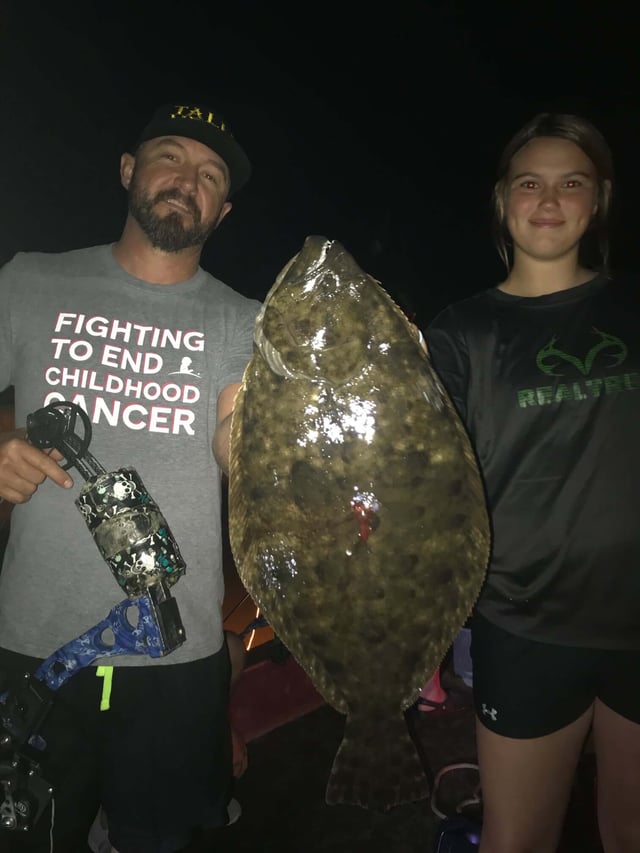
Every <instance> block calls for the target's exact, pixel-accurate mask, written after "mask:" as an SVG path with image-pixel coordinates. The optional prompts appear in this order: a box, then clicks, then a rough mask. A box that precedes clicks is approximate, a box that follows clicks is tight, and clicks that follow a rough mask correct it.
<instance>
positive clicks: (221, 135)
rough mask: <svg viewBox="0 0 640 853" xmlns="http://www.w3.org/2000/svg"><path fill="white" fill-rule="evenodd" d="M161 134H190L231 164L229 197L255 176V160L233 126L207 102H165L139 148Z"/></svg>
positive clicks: (149, 126)
mask: <svg viewBox="0 0 640 853" xmlns="http://www.w3.org/2000/svg"><path fill="white" fill-rule="evenodd" d="M158 136H186V137H188V138H189V139H196V140H197V141H198V142H202V144H203V145H206V146H207V147H208V148H210V149H211V150H212V151H215V153H216V154H218V155H219V156H220V157H222V159H223V160H224V162H225V163H226V164H227V168H228V169H229V176H230V187H229V196H232V195H233V194H234V193H236V192H237V191H238V190H239V189H240V188H241V187H243V186H244V185H245V184H246V183H247V181H248V180H249V177H250V176H251V163H250V162H249V158H248V157H247V155H246V154H245V152H244V150H243V149H242V148H241V147H240V145H238V143H237V142H236V140H235V138H234V136H233V134H232V133H231V130H230V128H229V125H228V124H227V123H226V121H225V120H224V119H223V117H222V116H221V115H220V113H218V112H215V111H214V110H212V109H211V108H210V107H207V106H204V105H203V104H191V103H190V104H186V103H185V104H163V105H162V106H160V107H158V108H157V110H156V111H155V113H154V114H153V116H152V118H151V120H150V121H149V123H148V124H147V126H146V127H145V128H144V130H143V131H142V133H141V134H140V136H139V137H138V140H137V143H136V148H137V146H138V145H141V144H142V143H143V142H146V141H147V140H148V139H156V138H157V137H158Z"/></svg>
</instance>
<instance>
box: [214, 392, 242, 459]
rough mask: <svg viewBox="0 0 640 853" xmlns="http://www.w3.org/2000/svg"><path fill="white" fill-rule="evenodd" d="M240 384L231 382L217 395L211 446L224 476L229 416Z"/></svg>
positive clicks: (229, 429) (229, 424)
mask: <svg viewBox="0 0 640 853" xmlns="http://www.w3.org/2000/svg"><path fill="white" fill-rule="evenodd" d="M241 384H242V383H240V382H232V383H231V384H230V385H227V386H225V387H224V388H223V389H222V391H221V392H220V393H219V394H218V405H217V412H216V429H215V432H214V434H213V441H212V442H211V446H212V448H213V455H214V456H215V458H216V462H217V463H218V465H219V466H220V468H221V469H222V471H223V472H224V473H225V474H227V475H228V474H229V437H230V432H231V415H232V414H233V406H234V403H235V400H236V394H237V393H238V390H239V389H240V385H241Z"/></svg>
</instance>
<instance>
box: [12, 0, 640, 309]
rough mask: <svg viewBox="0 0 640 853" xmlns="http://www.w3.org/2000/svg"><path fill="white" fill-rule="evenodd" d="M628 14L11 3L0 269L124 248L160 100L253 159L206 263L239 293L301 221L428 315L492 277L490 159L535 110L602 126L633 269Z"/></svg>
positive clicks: (620, 244) (622, 240) (569, 9)
mask: <svg viewBox="0 0 640 853" xmlns="http://www.w3.org/2000/svg"><path fill="white" fill-rule="evenodd" d="M635 27H636V25H635V24H634V23H633V22H632V21H631V20H630V19H628V18H627V17H626V15H625V13H624V6H623V5H622V4H621V5H620V8H619V11H618V10H617V8H616V4H615V3H614V4H607V5H606V7H605V6H602V5H597V6H596V5H594V6H590V5H587V4H585V3H581V4H575V6H574V5H573V4H572V3H569V2H556V3H549V4H547V5H546V6H545V4H544V3H537V4H535V6H534V5H533V4H514V3H506V2H505V3H502V2H496V3H490V2H489V3H487V2H485V3H478V2H477V0H476V2H465V0H454V2H408V0H399V2H394V3H387V4H384V5H382V6H377V7H376V6H375V5H374V4H372V3H358V2H353V3H349V2H348V0H343V2H342V3H336V2H333V0H332V1H331V2H327V3H322V4H295V3H284V2H283V3H277V2H274V3H266V2H259V0H235V2H233V4H232V5H231V3H227V4H220V3H215V2H206V3H205V2H196V0H181V1H180V2H175V3H169V5H168V7H167V8H164V4H161V3H160V2H148V0H130V2H126V3H125V2H121V0H112V2H106V3H95V2H88V0H84V2H73V3H72V2H67V0H58V2H51V0H47V2H44V0H22V2H18V0H0V108H1V116H2V127H1V128H0V155H1V159H0V187H1V194H2V199H3V201H4V204H3V206H2V210H3V213H2V228H1V229H0V262H2V261H5V260H7V259H8V258H9V257H11V256H12V255H13V254H14V252H16V251H18V250H25V249H36V250H44V251H58V250H63V249H68V248H75V247H78V246H82V245H89V244H92V243H98V242H106V241H110V240H113V239H116V238H117V236H118V234H119V231H120V228H121V225H122V221H123V217H124V212H125V198H124V192H123V190H122V189H121V188H120V186H119V180H118V160H119V157H120V154H121V152H122V151H123V150H125V149H126V148H127V146H128V143H129V142H130V141H131V140H133V139H134V138H135V135H136V132H137V131H138V130H139V129H140V127H141V126H142V124H143V123H144V122H145V120H146V118H147V117H148V113H149V112H150V111H151V110H152V109H153V107H154V106H155V105H156V104H157V103H159V102H163V101H167V100H171V99H173V98H174V97H175V98H177V99H179V100H182V99H184V98H185V97H186V98H194V99H195V98H196V97H198V98H200V97H201V98H204V99H207V100H209V101H211V102H212V103H213V104H215V105H216V106H217V107H218V108H219V109H220V110H221V111H222V112H223V113H224V114H225V115H226V116H227V119H228V121H229V123H230V124H231V126H232V128H233V130H234V133H235V135H236V136H237V138H238V139H239V140H240V142H241V143H242V144H243V146H244V147H245V148H246V150H247V152H248V153H249V156H250V158H251V160H252V162H253V165H254V176H253V178H252V180H251V182H250V184H249V185H248V186H247V188H246V189H245V190H243V191H242V192H241V193H240V194H239V195H238V196H237V197H236V200H235V205H234V210H233V212H232V214H231V216H229V217H228V218H227V219H226V220H225V222H224V223H223V225H222V226H221V228H220V230H219V231H218V232H217V233H216V234H215V235H214V237H213V238H212V240H211V241H210V243H209V245H208V246H207V249H206V251H205V254H204V256H203V264H204V266H205V267H206V268H207V269H209V270H210V271H211V272H213V273H214V274H215V275H217V276H219V277H220V278H222V279H223V280H225V281H227V283H229V284H230V285H232V286H233V287H235V288H236V289H238V290H240V291H241V292H244V293H247V295H251V296H256V297H258V298H262V297H263V296H264V295H265V293H266V291H267V289H268V288H269V286H270V285H271V283H272V281H273V279H274V277H275V275H276V274H277V272H278V270H279V269H280V268H281V267H282V266H283V265H284V263H285V262H286V260H287V259H288V258H289V257H290V256H291V255H292V254H293V253H294V252H295V251H297V249H298V248H299V246H300V245H301V243H302V241H303V240H304V238H305V237H306V236H307V234H311V233H321V234H325V235H326V236H328V237H332V238H335V239H338V240H340V241H341V242H342V243H343V244H344V245H345V246H346V247H347V248H348V249H349V250H350V251H351V252H352V253H353V254H354V255H355V256H356V258H357V260H358V261H359V262H360V264H361V265H362V266H363V267H364V268H365V269H366V270H367V271H368V272H371V273H372V274H373V275H375V276H376V277H377V278H379V279H380V280H381V281H382V282H383V284H385V286H386V287H387V288H388V289H389V290H390V292H391V293H392V294H393V295H394V296H395V297H396V298H397V299H398V301H399V302H400V303H401V304H402V305H403V307H404V308H405V309H406V310H408V311H410V312H415V314H416V317H417V320H418V321H419V322H421V323H423V324H426V322H428V320H429V319H430V317H431V316H432V315H433V314H434V313H435V311H437V310H438V309H439V308H440V307H442V306H443V305H444V304H446V303H447V302H449V301H451V300H452V299H454V298H458V297H460V296H464V295H466V294H468V293H471V292H474V291H476V290H479V289H481V288H483V287H487V286H490V285H492V284H494V283H496V281H497V280H498V277H499V276H500V275H501V272H502V270H501V267H500V264H499V262H498V261H497V257H496V255H495V252H494V250H493V247H492V245H491V238H490V228H489V199H490V192H491V186H492V183H493V170H494V167H495V163H496V161H497V158H498V155H499V151H500V149H501V147H502V146H503V144H504V143H505V142H506V140H507V138H508V137H509V136H510V135H511V134H512V133H513V132H514V131H515V130H516V129H517V127H518V126H519V125H520V124H521V123H523V122H524V121H525V120H527V119H528V118H530V117H531V116H532V115H533V114H535V112H537V111H539V110H543V109H564V110H569V111H576V112H581V113H582V114H584V115H586V116H587V117H588V118H590V119H592V120H593V121H594V122H595V123H596V124H597V125H598V126H599V127H600V128H601V129H602V130H603V132H604V133H605V135H606V136H607V137H608V138H609V141H610V143H611V145H612V148H613V150H614V155H615V159H616V166H617V175H618V187H617V196H616V208H615V210H616V218H615V223H614V234H613V260H614V265H615V266H617V267H618V268H619V269H621V270H624V271H633V272H635V271H636V269H637V264H638V262H637V259H636V248H635V242H636V233H637V231H638V224H639V223H638V218H639V217H638V211H637V205H636V204H635V194H636V192H637V189H636V188H637V187H638V186H639V185H640V184H639V178H640V175H639V170H638V165H637V164H638V155H637V153H636V152H637V148H638V144H637V143H638V137H639V131H640V102H639V101H638V94H639V92H638V83H637V80H638V77H637V67H638V63H637V60H636V50H637V49H636V38H635V36H636V32H635Z"/></svg>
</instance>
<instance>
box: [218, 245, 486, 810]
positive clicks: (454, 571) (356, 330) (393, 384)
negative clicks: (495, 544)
mask: <svg viewBox="0 0 640 853" xmlns="http://www.w3.org/2000/svg"><path fill="white" fill-rule="evenodd" d="M229 533H230V542H231V549H232V554H233V557H234V561H235V564H236V567H237V571H238V574H239V576H240V579H241V580H242V582H243V584H244V585H245V587H246V589H247V591H248V592H249V593H250V595H251V596H252V598H253V599H254V601H255V602H256V604H257V605H258V606H259V607H260V608H261V610H262V612H263V614H264V616H265V618H266V619H267V621H268V622H269V624H270V625H271V627H272V628H273V630H274V631H275V633H276V635H277V636H278V637H279V638H280V639H281V640H282V642H283V643H284V645H285V646H286V647H287V649H289V651H290V652H291V654H292V655H293V657H294V658H295V659H296V660H297V661H298V663H299V664H300V666H301V667H302V668H303V669H304V670H305V671H306V673H307V674H308V675H309V677H310V679H311V680H312V682H313V684H314V685H315V687H316V688H317V690H318V691H319V693H320V694H321V695H322V696H323V697H324V698H325V699H326V701H327V702H328V703H329V704H330V705H331V706H333V707H334V708H335V709H336V710H337V711H339V712H340V713H342V714H344V715H346V720H345V728H344V736H343V739H342V741H341V744H340V746H339V748H338V751H337V753H336V756H335V759H334V763H333V767H332V769H331V773H330V775H329V779H328V783H327V789H326V801H327V803H330V804H333V803H350V804H357V805H360V806H362V807H364V808H369V809H374V810H379V811H385V810H387V809H389V808H391V807H393V806H396V805H399V804H401V803H405V802H412V801H416V800H420V799H422V798H424V797H426V796H428V794H429V783H428V778H427V775H426V773H425V769H424V767H423V764H422V762H421V760H420V757H419V755H418V753H417V750H416V748H415V745H414V742H413V740H412V738H411V736H410V732H409V730H408V727H407V719H406V716H405V713H404V712H405V711H406V710H407V709H408V708H409V706H411V705H412V704H413V703H414V702H415V701H416V699H417V697H418V693H419V691H420V689H421V688H422V687H423V685H424V684H425V683H426V681H427V680H428V679H429V678H430V677H431V676H432V675H433V674H434V672H435V671H436V669H437V667H438V666H439V665H440V663H441V661H442V658H443V657H444V655H445V654H446V652H447V650H448V648H449V646H450V645H451V643H452V641H453V639H454V637H455V636H456V634H457V632H458V631H459V629H460V628H461V627H462V626H463V625H464V623H465V621H466V619H467V617H468V616H469V614H470V612H471V610H472V608H473V605H474V603H475V600H476V598H477V595H478V593H479V590H480V586H481V584H482V581H483V578H484V574H485V568H486V564H487V559H488V551H489V525H488V520H487V513H486V505H485V499H484V493H483V488H482V485H481V480H480V476H479V473H478V469H477V467H476V463H475V457H474V454H473V452H472V450H471V447H470V444H469V440H468V438H467V434H466V432H465V430H464V428H463V426H462V424H461V422H460V420H459V418H458V415H457V413H456V412H455V409H454V408H453V405H452V404H451V402H450V400H449V398H448V396H447V394H446V393H445V391H444V389H443V387H442V385H441V384H440V382H439V380H438V379H437V377H436V374H435V373H434V371H433V369H432V367H431V364H430V361H429V357H428V355H427V354H426V353H425V352H424V350H423V349H422V347H421V346H420V344H419V343H418V341H417V339H416V333H415V329H414V327H412V325H411V324H410V323H409V321H408V319H407V317H406V316H405V314H404V313H403V311H402V310H401V309H400V307H399V306H398V305H397V304H396V303H395V302H394V301H393V300H392V298H391V297H390V295H389V294H388V293H387V291H386V290H385V289H384V288H383V287H382V285H381V284H380V283H379V282H377V281H376V280H375V279H374V278H372V277H371V276H369V275H367V274H366V273H365V272H363V271H362V270H361V269H360V267H359V266H358V264H357V263H356V262H355V260H354V258H353V257H352V256H351V255H350V254H349V253H348V252H347V251H346V250H345V249H344V247H343V246H342V245H340V243H338V242H336V241H333V240H329V239H326V238H324V237H320V236H310V237H307V239H306V240H305V242H304V245H303V246H302V248H301V250H300V251H299V252H298V253H297V254H296V255H295V256H294V257H293V258H292V259H291V260H290V261H289V263H288V264H287V265H286V266H285V267H284V268H283V270H282V271H281V272H280V274H279V275H278V277H277V279H276V281H275V283H274V285H273V286H272V288H271V290H270V291H269V293H268V294H267V297H266V299H265V301H264V304H263V306H262V309H261V311H260V314H259V316H258V318H257V320H256V326H255V345H254V353H253V356H252V358H251V361H250V363H249V364H248V366H247V368H246V371H245V374H244V377H243V381H242V385H241V388H240V391H239V393H238V396H237V398H236V404H235V410H234V414H233V418H232V423H231V462H230V473H229Z"/></svg>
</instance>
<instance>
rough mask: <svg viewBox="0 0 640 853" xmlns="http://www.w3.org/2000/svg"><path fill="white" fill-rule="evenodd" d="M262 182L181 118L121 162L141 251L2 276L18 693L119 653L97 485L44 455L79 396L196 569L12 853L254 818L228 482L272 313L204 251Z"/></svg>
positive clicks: (212, 137) (0, 593)
mask: <svg viewBox="0 0 640 853" xmlns="http://www.w3.org/2000/svg"><path fill="white" fill-rule="evenodd" d="M250 171H251V167H250V163H249V160H248V159H247V156H246V154H245V152H244V151H243V149H242V148H241V147H240V145H239V144H238V143H237V141H236V140H235V138H234V137H233V135H232V133H231V131H230V129H229V127H228V125H227V124H226V123H225V122H224V120H223V119H222V117H221V116H220V115H219V114H218V113H217V112H216V111H215V110H212V109H210V108H209V107H205V106H203V105H201V104H199V105H194V104H189V103H184V104H177V103H176V104H169V105H166V106H162V107H160V108H159V109H158V110H157V112H156V113H155V114H154V116H153V117H152V119H151V121H150V122H149V124H148V125H147V126H146V127H145V129H144V130H143V132H142V134H141V136H140V138H139V142H138V146H137V147H136V149H135V153H133V154H131V153H125V154H124V155H123V156H122V159H121V165H120V175H121V181H122V184H123V186H124V188H125V189H126V190H127V193H128V207H129V209H128V214H127V218H126V222H125V224H124V228H123V230H122V233H121V236H120V239H119V240H118V241H117V242H116V243H114V244H113V245H105V246H94V247H90V248H86V249H80V250H76V251H72V252H66V253H61V254H41V253H18V254H17V255H16V256H15V257H14V258H13V259H12V260H11V261H10V262H9V263H8V264H6V265H5V267H4V268H3V269H2V270H0V306H1V309H0V390H1V389H3V388H5V387H7V386H9V385H13V386H14V389H15V422H16V425H21V426H22V429H19V430H18V431H17V432H12V433H9V434H6V433H5V434H4V435H2V436H0V498H2V499H4V500H5V501H10V502H12V503H13V504H15V505H16V506H15V508H14V511H13V513H12V522H11V532H10V537H9V541H8V544H7V549H6V553H5V559H4V565H3V568H2V572H1V574H0V699H1V698H2V691H3V690H4V691H5V694H4V695H5V701H6V697H7V696H11V695H12V693H11V691H12V690H13V691H15V690H16V689H17V687H16V684H17V683H18V678H20V677H22V676H23V674H24V673H25V672H29V673H34V671H35V670H36V668H37V667H38V666H39V664H40V663H41V662H42V661H43V660H45V659H47V658H48V657H49V656H50V655H51V654H52V653H53V652H55V651H56V650H58V649H60V648H62V647H65V644H67V643H68V642H69V641H70V640H72V639H74V638H78V637H80V638H82V642H83V643H84V644H85V646H88V648H89V651H91V649H93V648H94V647H97V648H98V649H100V648H103V647H106V646H109V644H110V643H111V642H113V637H109V636H107V635H106V634H105V633H104V632H102V634H101V635H100V638H99V640H98V639H95V638H94V639H91V636H90V634H89V635H88V634H87V632H88V631H89V629H91V628H92V627H94V626H96V625H98V624H100V623H101V621H102V620H104V619H105V617H106V616H107V614H108V613H109V612H110V610H111V608H112V607H113V606H114V605H118V604H119V603H120V602H122V599H123V591H122V589H121V588H119V586H118V583H116V582H114V576H113V575H114V574H116V578H117V579H118V577H119V576H118V575H117V572H116V570H115V569H114V566H113V565H112V564H111V563H109V567H107V566H106V565H105V559H106V557H105V559H103V556H101V551H100V550H99V548H97V547H96V544H98V540H97V539H96V542H94V541H92V536H91V535H89V534H88V533H87V530H86V525H85V523H84V522H83V517H82V516H81V515H80V514H79V512H78V509H79V508H80V507H79V506H78V507H77V506H76V505H74V504H75V500H76V499H77V498H78V496H79V495H80V493H81V492H80V490H81V487H82V486H83V477H82V476H80V475H79V474H78V473H77V472H76V471H73V477H72V476H71V474H70V473H69V471H67V470H65V468H64V467H63V465H65V464H66V461H68V460H66V457H64V454H63V455H61V454H60V453H59V452H58V451H57V450H53V451H51V450H50V449H47V448H45V449H39V447H38V446H36V445H37V442H34V441H30V440H29V438H30V437H31V436H27V434H26V433H25V429H24V426H25V424H26V422H27V418H28V416H29V415H30V414H33V413H34V412H37V411H39V410H40V409H41V408H43V407H45V406H48V405H54V406H55V405H56V404H60V401H64V403H63V408H64V406H65V405H66V404H68V403H74V404H76V405H78V406H79V407H80V408H81V409H82V410H83V411H84V412H86V413H87V415H88V419H89V421H90V424H91V427H92V430H91V432H92V438H91V453H92V454H93V455H94V456H95V458H96V459H97V460H98V461H99V463H101V464H102V465H103V466H104V467H105V468H106V470H107V472H110V471H113V470H114V469H121V468H122V467H123V466H130V467H132V468H134V469H135V471H136V472H137V473H138V475H139V477H140V479H141V480H142V481H144V486H145V487H146V488H147V489H148V491H149V494H150V495H151V496H152V498H153V500H154V501H155V503H156V504H158V505H159V508H160V509H161V510H162V514H163V516H164V518H165V519H166V520H167V522H168V525H169V526H170V528H171V532H172V535H173V536H174V537H175V542H176V543H177V545H178V546H179V552H180V554H181V557H182V560H183V563H184V565H186V569H185V570H184V573H183V575H182V576H180V577H179V582H178V583H177V584H175V586H173V587H172V592H171V593H170V595H171V596H173V597H174V598H175V600H176V603H177V606H178V611H179V619H178V621H179V622H181V625H182V629H183V635H184V636H185V637H186V639H185V640H184V641H183V642H178V644H177V645H176V646H175V647H174V648H171V649H170V650H169V653H167V654H165V655H164V656H159V657H158V656H156V657H151V656H148V655H145V654H136V653H133V654H132V653H130V651H129V650H128V649H124V653H119V654H116V655H114V656H109V657H102V658H101V657H100V656H99V655H96V656H95V660H93V661H92V663H93V664H94V665H90V666H83V667H81V668H80V669H79V671H76V672H75V674H74V675H73V676H72V677H70V678H68V679H67V680H66V681H65V682H64V683H63V684H62V686H60V687H59V688H58V689H57V690H55V692H54V694H53V704H52V707H51V709H50V711H49V712H48V713H47V714H46V716H45V719H44V722H43V723H42V725H41V727H40V728H39V729H38V735H39V737H40V738H41V739H42V741H44V743H45V744H46V747H47V748H46V750H45V751H43V752H42V753H39V752H38V751H37V750H36V755H37V757H39V756H40V754H41V755H42V761H41V762H40V761H38V762H37V763H38V764H40V765H41V766H40V768H39V771H38V774H39V775H41V776H42V777H43V778H44V779H45V780H46V782H47V783H49V784H50V785H51V786H52V787H53V795H52V798H51V801H50V802H49V803H48V804H47V805H46V807H45V808H44V810H43V811H42V814H41V816H40V817H39V818H38V820H37V821H36V822H35V824H34V825H33V826H32V828H30V829H29V830H28V831H27V832H23V833H21V832H19V831H16V830H13V831H11V830H6V829H4V830H3V829H0V848H1V849H2V850H3V851H6V850H8V851H11V853H13V851H14V850H21V851H22V850H30V851H38V853H40V851H43V853H44V851H49V850H50V849H53V850H54V851H56V853H59V852H60V853H79V851H83V850H85V849H86V838H87V832H88V830H89V827H90V825H91V822H92V820H93V818H94V816H95V814H96V811H97V808H98V805H99V804H102V806H103V809H104V812H105V813H106V816H107V819H108V824H109V837H110V842H111V844H112V845H113V847H114V848H115V849H117V850H118V851H119V853H171V851H176V850H179V849H181V848H183V847H184V846H185V845H186V844H188V843H189V842H190V840H191V839H192V838H194V837H195V836H196V835H197V834H198V832H200V831H201V829H202V828H205V829H206V828H208V827H216V826H223V825H225V824H226V823H228V822H229V821H230V820H233V819H234V818H235V817H237V813H238V807H237V803H235V801H230V790H231V780H232V774H231V750H230V738H229V729H228V718H227V702H228V693H229V675H230V673H229V658H228V654H227V651H226V647H225V645H224V641H223V627H222V621H221V615H220V614H221V605H222V600H223V573H222V548H221V530H220V525H221V518H220V493H221V475H220V470H222V471H224V472H226V471H227V470H228V454H229V426H230V420H231V414H232V410H233V402H234V398H235V394H236V391H237V388H238V385H239V382H240V380H241V378H242V372H243V370H244V367H245V365H246V363H247V362H248V360H249V358H250V355H251V347H252V337H253V325H254V321H255V316H256V313H257V311H258V309H259V307H260V306H259V303H258V302H256V301H255V300H250V299H247V298H245V297H244V296H242V295H240V294H239V293H236V292H235V291H233V290H231V289H230V288H229V287H227V286H226V285H225V284H223V283H222V282H220V281H218V280H217V279H215V278H213V277H212V276H211V275H209V274H208V273H206V272H205V271H204V270H203V269H202V268H201V267H200V257H201V252H202V249H203V246H204V244H205V242H206V240H207V239H208V238H209V236H210V235H211V234H212V233H213V231H214V230H215V229H216V228H217V227H218V226H219V225H220V223H221V222H222V220H223V219H224V218H225V217H226V216H227V215H228V213H229V212H230V210H231V206H232V203H231V200H230V199H231V198H232V196H234V195H235V193H236V192H237V191H238V190H239V189H241V188H242V187H243V186H244V184H245V183H246V182H247V180H248V179H249V176H250ZM185 365H187V368H188V369H185ZM41 446H42V445H41ZM84 508H85V509H86V506H85V507H84ZM85 520H86V521H87V524H89V520H88V518H85ZM90 529H91V528H90ZM109 568H111V569H112V571H111V572H110V571H109ZM128 568H129V569H131V566H128ZM133 570H135V567H134V569H132V571H133ZM128 612H129V610H127V613H128ZM107 634H108V632H107ZM87 636H89V639H88V640H87ZM116 639H117V638H116ZM100 643H103V646H101V645H100ZM66 665H67V664H66V663H65V666H66ZM4 707H5V708H6V707H7V706H6V705H5V706H4ZM2 709H3V705H2V704H0V720H2ZM1 733H2V730H1V727H0V734H1ZM42 741H41V743H42ZM2 757H3V756H2V754H1V753H0V759H1V758H2ZM1 767H2V761H0V782H2V770H1ZM5 775H6V774H5ZM10 787H11V783H6V784H5V786H4V791H5V794H6V791H7V790H9V789H10ZM14 787H15V786H14ZM2 797H3V786H2V784H0V801H1V800H2ZM7 802H8V800H7V798H6V796H5V805H6V803H7ZM230 802H231V807H230V808H229V811H228V806H229V803H230ZM1 804H2V803H1V802H0V805H1ZM234 809H235V810H234ZM50 836H51V839H52V841H53V846H52V847H51V846H50V844H51V841H50Z"/></svg>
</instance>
